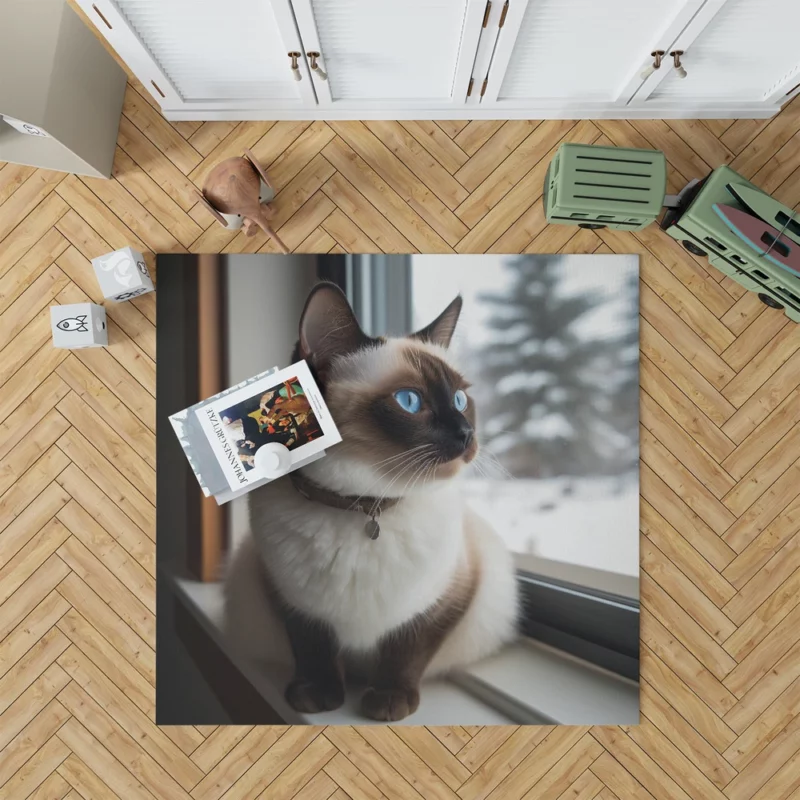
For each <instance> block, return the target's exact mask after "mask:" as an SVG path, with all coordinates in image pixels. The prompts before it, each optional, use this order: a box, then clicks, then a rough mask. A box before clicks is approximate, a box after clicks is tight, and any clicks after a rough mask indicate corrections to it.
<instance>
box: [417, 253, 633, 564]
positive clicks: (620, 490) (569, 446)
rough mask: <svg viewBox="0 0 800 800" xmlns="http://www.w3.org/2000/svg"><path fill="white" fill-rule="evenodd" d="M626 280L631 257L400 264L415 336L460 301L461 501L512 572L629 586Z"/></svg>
mask: <svg viewBox="0 0 800 800" xmlns="http://www.w3.org/2000/svg"><path fill="white" fill-rule="evenodd" d="M473 259H474V261H473ZM637 281H638V270H637V265H636V259H635V257H625V256H535V257H534V256H522V257H511V256H494V257H492V256H459V257H452V256H416V255H415V256H412V257H411V282H410V283H411V296H412V302H411V306H412V310H413V315H412V327H413V328H414V329H418V328H420V327H422V326H424V325H426V324H427V323H428V322H430V321H431V320H432V319H434V318H435V317H436V315H437V314H438V313H440V312H441V310H442V308H443V307H444V306H445V305H446V304H447V303H448V302H449V301H450V300H451V299H452V298H453V297H454V296H455V295H456V294H458V293H459V292H460V293H461V294H462V296H463V299H464V307H463V311H462V314H461V318H460V320H459V323H458V327H457V329H456V336H455V338H454V340H453V343H452V345H451V349H452V350H453V351H454V354H455V356H456V358H458V359H460V360H461V361H462V362H464V364H465V367H466V373H467V374H468V377H469V379H470V380H471V381H472V382H473V388H472V389H471V392H472V394H473V396H474V398H475V402H476V404H477V408H478V417H479V425H480V427H479V433H480V435H479V439H480V441H481V445H482V449H483V455H482V456H480V457H479V459H478V463H476V465H475V467H474V468H473V469H472V470H471V471H470V474H469V475H468V477H467V483H468V494H469V497H470V498H471V502H472V503H473V504H474V505H475V506H476V508H477V510H478V511H479V513H482V515H483V516H485V517H486V518H487V519H490V520H491V521H492V522H493V523H494V526H495V528H496V529H497V530H498V532H499V533H501V535H502V536H503V538H504V539H505V541H506V543H507V544H508V546H509V547H510V548H511V549H512V550H513V551H514V552H515V553H516V554H519V555H520V556H521V557H520V558H519V559H518V562H519V563H520V565H521V566H523V567H524V565H525V556H534V557H537V558H540V559H542V558H543V559H552V560H555V561H559V562H566V563H570V564H576V565H580V566H584V567H590V568H594V569H599V570H604V571H608V572H612V573H621V574H623V575H628V576H634V577H635V576H638V574H639V557H638V535H639V504H638V322H637V320H638V291H637Z"/></svg>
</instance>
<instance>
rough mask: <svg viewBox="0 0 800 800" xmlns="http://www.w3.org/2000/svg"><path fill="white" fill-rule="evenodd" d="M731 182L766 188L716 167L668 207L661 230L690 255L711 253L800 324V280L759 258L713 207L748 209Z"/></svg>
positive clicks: (714, 259)
mask: <svg viewBox="0 0 800 800" xmlns="http://www.w3.org/2000/svg"><path fill="white" fill-rule="evenodd" d="M729 183H738V184H744V185H746V186H750V187H752V188H753V189H756V190H758V191H759V192H760V191H762V190H761V189H759V188H758V187H757V186H755V185H754V184H752V183H750V181H748V180H746V179H745V178H743V177H742V176H741V175H739V173H738V172H735V171H734V170H732V169H731V168H730V167H728V166H722V167H717V169H715V170H714V171H713V172H712V173H711V174H710V175H709V176H708V177H707V178H705V179H704V180H703V181H701V182H700V183H698V184H697V185H696V186H695V187H694V188H693V189H692V190H691V192H689V193H688V194H687V195H686V196H685V197H683V198H682V203H681V206H679V207H678V208H674V209H669V210H668V211H667V213H666V214H665V215H664V218H663V219H662V220H661V229H662V230H663V231H665V232H666V233H667V234H668V235H669V236H671V237H672V238H673V239H677V240H678V241H679V242H681V243H682V244H683V246H684V247H685V248H686V249H687V250H688V251H689V252H690V253H693V254H694V255H697V256H708V260H709V261H710V262H711V264H713V265H714V266H715V267H716V268H717V269H718V270H720V272H723V273H724V274H725V275H727V276H728V277H729V278H732V279H733V280H734V281H736V282H737V283H739V284H740V285H741V286H744V287H745V288H746V289H748V290H749V291H751V292H756V293H757V294H758V296H759V297H760V298H761V300H762V302H764V303H765V304H766V305H768V306H771V307H772V308H782V309H784V310H785V312H786V316H787V317H789V319H792V320H794V321H795V322H800V278H798V277H795V276H794V275H793V274H792V273H790V272H788V271H787V270H785V269H781V268H780V267H778V266H777V265H775V264H772V263H771V262H770V261H768V260H767V259H766V258H762V257H761V256H759V255H758V253H756V252H755V251H754V250H752V249H751V248H750V247H749V246H748V245H747V243H746V242H744V241H743V240H742V239H740V238H739V237H738V236H737V235H736V234H735V233H734V232H733V231H732V230H731V229H730V228H728V226H727V225H726V224H725V223H724V222H723V221H722V219H721V218H720V217H719V216H718V215H717V213H716V212H715V211H714V209H713V205H714V203H722V204H727V205H729V206H733V207H735V208H739V209H742V210H744V211H746V210H747V209H744V208H743V207H742V206H741V204H740V203H739V202H738V201H737V200H736V198H735V197H734V196H733V195H732V194H731V193H730V192H729V191H728V190H727V188H726V186H727V184H729Z"/></svg>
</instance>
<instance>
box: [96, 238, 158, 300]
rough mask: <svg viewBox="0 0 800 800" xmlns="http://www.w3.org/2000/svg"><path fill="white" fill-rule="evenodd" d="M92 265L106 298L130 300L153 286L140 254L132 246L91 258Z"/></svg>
mask: <svg viewBox="0 0 800 800" xmlns="http://www.w3.org/2000/svg"><path fill="white" fill-rule="evenodd" d="M92 266H93V267H94V272H95V275H96V276H97V282H98V283H99V284H100V291H101V292H102V293H103V297H105V298H106V300H117V301H122V300H130V299H132V298H134V297H138V296H139V295H140V294H147V292H152V291H153V289H154V288H155V287H154V286H153V281H152V279H151V277H150V273H149V272H148V270H147V264H145V262H144V258H143V257H142V254H141V253H139V252H137V251H136V250H134V249H133V248H132V247H123V248H122V250H115V251H114V252H113V253H106V254H105V255H103V256H98V257H97V258H93V259H92Z"/></svg>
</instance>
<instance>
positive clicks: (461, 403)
mask: <svg viewBox="0 0 800 800" xmlns="http://www.w3.org/2000/svg"><path fill="white" fill-rule="evenodd" d="M453 405H454V406H455V407H456V411H464V410H465V409H466V407H467V393H466V392H465V391H464V390H463V389H458V391H456V393H455V394H454V395H453Z"/></svg>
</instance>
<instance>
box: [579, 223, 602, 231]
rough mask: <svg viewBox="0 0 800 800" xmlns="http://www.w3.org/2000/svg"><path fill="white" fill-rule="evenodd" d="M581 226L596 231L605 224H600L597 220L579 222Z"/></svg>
mask: <svg viewBox="0 0 800 800" xmlns="http://www.w3.org/2000/svg"><path fill="white" fill-rule="evenodd" d="M578 227H579V228H588V229H589V230H590V231H596V230H598V229H599V228H605V227H606V226H605V225H598V224H597V223H596V222H579V223H578Z"/></svg>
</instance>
